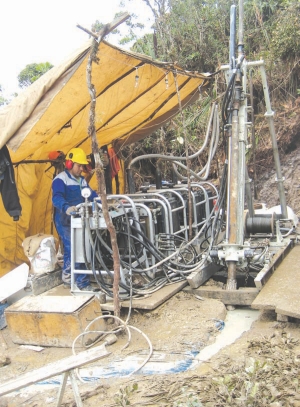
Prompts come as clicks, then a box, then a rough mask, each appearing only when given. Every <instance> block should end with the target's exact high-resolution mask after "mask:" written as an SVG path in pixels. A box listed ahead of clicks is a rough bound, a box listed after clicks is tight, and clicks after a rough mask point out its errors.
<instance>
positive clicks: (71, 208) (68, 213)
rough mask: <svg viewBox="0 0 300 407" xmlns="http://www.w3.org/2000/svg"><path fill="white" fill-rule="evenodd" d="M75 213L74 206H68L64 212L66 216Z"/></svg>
mask: <svg viewBox="0 0 300 407" xmlns="http://www.w3.org/2000/svg"><path fill="white" fill-rule="evenodd" d="M76 211H77V208H76V206H69V207H68V209H67V210H66V214H67V215H70V216H71V215H72V213H75V212H76Z"/></svg>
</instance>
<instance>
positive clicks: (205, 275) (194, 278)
mask: <svg viewBox="0 0 300 407" xmlns="http://www.w3.org/2000/svg"><path fill="white" fill-rule="evenodd" d="M222 267H223V266H220V265H218V264H215V263H210V264H207V265H206V266H205V267H203V269H201V270H199V271H195V272H193V273H191V274H190V275H189V276H187V282H188V283H189V285H190V287H192V288H198V287H200V285H202V284H204V283H205V282H206V281H207V280H209V279H210V277H211V276H213V275H214V274H215V273H216V272H217V271H219V270H220V269H221V268H222Z"/></svg>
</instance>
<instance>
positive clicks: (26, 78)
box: [18, 62, 53, 88]
mask: <svg viewBox="0 0 300 407" xmlns="http://www.w3.org/2000/svg"><path fill="white" fill-rule="evenodd" d="M51 68H53V65H51V64H50V62H42V63H40V64H36V63H33V64H29V65H26V67H25V68H24V69H23V70H22V71H21V72H20V73H19V75H18V81H19V86H20V88H27V87H28V86H29V85H31V84H32V83H33V82H35V81H36V80H37V79H39V78H40V77H41V76H42V75H44V73H46V72H47V71H49V69H51Z"/></svg>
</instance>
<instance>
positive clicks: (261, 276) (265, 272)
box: [254, 239, 295, 289]
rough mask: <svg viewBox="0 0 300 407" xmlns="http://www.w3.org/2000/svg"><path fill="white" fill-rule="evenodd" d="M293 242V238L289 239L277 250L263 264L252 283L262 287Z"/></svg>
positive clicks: (259, 287) (292, 245)
mask: <svg viewBox="0 0 300 407" xmlns="http://www.w3.org/2000/svg"><path fill="white" fill-rule="evenodd" d="M294 244H295V242H294V240H292V239H291V240H290V241H289V242H288V244H287V246H284V247H282V248H280V249H279V250H278V252H277V253H276V254H275V255H274V256H273V258H272V260H271V263H270V264H267V265H265V267H264V268H263V269H262V270H261V271H260V272H259V273H258V274H257V276H256V277H255V279H254V284H255V286H256V287H257V288H258V289H262V287H263V286H264V285H265V284H266V283H267V281H268V280H269V278H270V277H271V275H272V274H273V273H274V271H275V270H276V268H277V267H278V266H279V264H280V263H281V262H282V260H283V259H284V258H285V256H287V254H288V253H289V252H290V250H291V249H292V248H293V247H294Z"/></svg>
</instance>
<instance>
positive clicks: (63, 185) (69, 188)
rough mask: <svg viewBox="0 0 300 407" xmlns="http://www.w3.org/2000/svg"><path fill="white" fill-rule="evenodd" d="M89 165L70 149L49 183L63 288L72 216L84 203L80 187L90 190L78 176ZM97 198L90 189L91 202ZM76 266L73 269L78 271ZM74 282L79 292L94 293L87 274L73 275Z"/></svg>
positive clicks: (68, 264) (79, 152)
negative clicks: (59, 243)
mask: <svg viewBox="0 0 300 407" xmlns="http://www.w3.org/2000/svg"><path fill="white" fill-rule="evenodd" d="M88 164H89V162H88V161H87V159H86V154H85V152H84V151H83V150H82V149H81V148H72V149H71V150H70V151H69V152H68V154H67V155H66V162H65V170H64V171H63V172H61V173H60V174H58V175H57V176H56V177H55V178H54V180H53V181H52V203H53V206H54V207H55V215H54V223H55V226H56V230H57V232H58V234H59V236H60V238H61V241H62V243H63V251H64V266H63V271H62V280H63V283H64V286H65V287H68V286H69V287H70V286H71V215H72V213H74V212H75V211H76V205H78V204H80V203H83V202H84V198H83V197H82V195H81V190H82V188H86V187H88V188H89V185H88V183H87V182H86V180H85V178H84V177H83V176H82V175H81V173H82V171H83V170H84V169H85V166H86V165H88ZM97 196H98V195H97V193H96V192H95V191H93V190H92V189H91V196H90V199H91V200H93V199H94V198H96V197H97ZM80 266H81V265H77V264H76V268H78V269H81V267H80ZM75 283H76V286H77V287H78V288H79V290H83V291H93V288H92V286H91V283H90V279H89V276H88V275H87V274H75Z"/></svg>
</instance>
